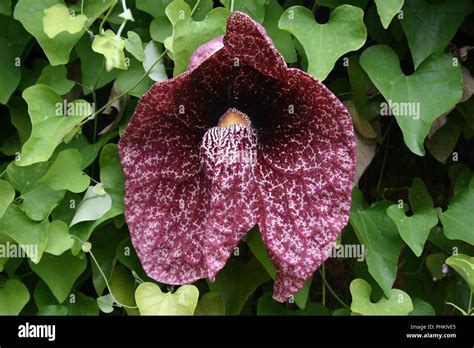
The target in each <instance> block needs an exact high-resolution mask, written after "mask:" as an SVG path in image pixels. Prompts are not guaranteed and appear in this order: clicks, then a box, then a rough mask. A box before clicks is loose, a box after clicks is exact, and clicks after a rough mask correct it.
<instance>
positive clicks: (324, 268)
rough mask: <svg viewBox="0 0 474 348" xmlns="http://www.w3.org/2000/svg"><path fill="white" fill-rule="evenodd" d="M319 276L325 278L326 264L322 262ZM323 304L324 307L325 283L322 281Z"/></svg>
mask: <svg viewBox="0 0 474 348" xmlns="http://www.w3.org/2000/svg"><path fill="white" fill-rule="evenodd" d="M321 277H324V278H326V265H325V264H324V263H323V266H322V267H321ZM323 306H325V307H326V283H325V282H323Z"/></svg>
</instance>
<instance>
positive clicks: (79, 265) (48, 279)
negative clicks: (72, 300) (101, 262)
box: [29, 252, 87, 303]
mask: <svg viewBox="0 0 474 348" xmlns="http://www.w3.org/2000/svg"><path fill="white" fill-rule="evenodd" d="M29 264H30V267H31V269H32V271H33V272H35V273H36V274H37V275H38V276H39V277H40V278H41V279H43V281H44V282H45V283H46V284H47V285H48V287H49V288H50V289H51V292H52V293H53V294H54V296H55V297H56V299H57V300H58V302H59V303H62V302H63V301H64V300H65V299H66V298H67V297H68V295H69V294H70V293H71V290H72V287H73V286H74V283H75V282H76V280H77V278H79V276H80V275H81V274H82V272H84V270H85V269H86V266H87V261H86V258H85V257H83V258H80V257H77V256H73V255H72V254H71V253H70V252H65V253H63V254H62V255H60V256H54V255H50V254H44V255H43V257H42V258H41V261H40V262H39V263H38V264H34V263H32V262H29Z"/></svg>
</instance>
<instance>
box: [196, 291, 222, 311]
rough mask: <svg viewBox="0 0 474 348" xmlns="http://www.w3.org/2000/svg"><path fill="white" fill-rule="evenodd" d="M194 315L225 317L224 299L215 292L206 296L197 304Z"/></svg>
mask: <svg viewBox="0 0 474 348" xmlns="http://www.w3.org/2000/svg"><path fill="white" fill-rule="evenodd" d="M194 315H225V304H224V299H223V298H222V296H221V295H220V294H218V293H215V292H208V293H206V294H204V295H203V296H202V297H201V299H200V300H199V302H198V304H197V307H196V310H195V311H194Z"/></svg>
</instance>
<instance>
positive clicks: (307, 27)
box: [278, 5, 367, 80]
mask: <svg viewBox="0 0 474 348" xmlns="http://www.w3.org/2000/svg"><path fill="white" fill-rule="evenodd" d="M363 17H364V11H362V10H361V9H360V8H358V7H354V6H351V5H341V6H339V7H337V8H336V9H335V10H334V11H333V12H332V13H331V17H330V18H329V21H328V22H327V23H325V24H319V23H316V22H315V20H314V15H313V12H311V10H309V9H307V8H305V7H303V6H293V7H290V8H289V9H287V10H286V11H285V12H284V13H283V14H282V16H281V18H280V21H279V23H278V26H279V28H280V29H283V30H287V31H289V32H290V33H291V34H293V36H294V37H296V39H298V41H299V42H300V43H301V45H302V46H303V48H304V50H305V53H306V56H307V57H308V73H309V74H311V75H313V76H314V77H316V78H317V79H319V80H324V79H325V78H326V77H327V76H328V75H329V73H330V72H331V70H332V69H333V68H334V64H335V63H336V61H337V60H338V59H339V58H340V57H342V56H343V55H344V54H346V53H347V52H350V51H355V50H358V49H359V48H361V47H362V45H364V43H365V39H366V37H367V30H366V28H365V25H364V21H363ZM335 42H337V45H335V44H334V43H335Z"/></svg>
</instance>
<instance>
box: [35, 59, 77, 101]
mask: <svg viewBox="0 0 474 348" xmlns="http://www.w3.org/2000/svg"><path fill="white" fill-rule="evenodd" d="M36 83H38V84H43V85H46V86H48V87H50V88H51V89H52V90H53V91H55V92H56V93H57V94H59V95H65V94H66V93H68V92H69V91H70V90H71V89H72V88H73V87H74V82H73V81H71V80H68V79H67V69H66V67H65V66H63V65H61V66H51V65H48V66H46V67H45V68H44V69H43V71H41V75H40V77H39V79H38V81H37V82H36Z"/></svg>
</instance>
